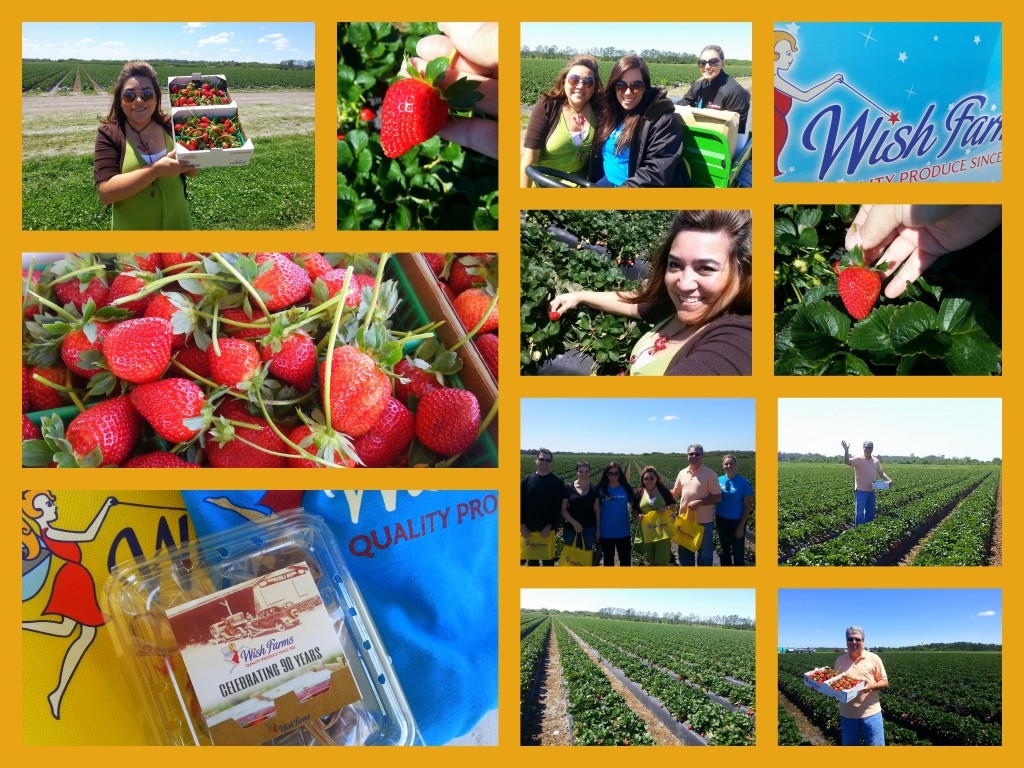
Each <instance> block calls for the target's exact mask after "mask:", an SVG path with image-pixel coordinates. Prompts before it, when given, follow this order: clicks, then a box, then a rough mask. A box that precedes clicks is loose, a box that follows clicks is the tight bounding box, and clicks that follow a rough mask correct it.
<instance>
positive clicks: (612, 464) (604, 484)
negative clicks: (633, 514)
mask: <svg viewBox="0 0 1024 768" xmlns="http://www.w3.org/2000/svg"><path fill="white" fill-rule="evenodd" d="M612 469H617V470H619V485H621V486H622V487H623V488H625V489H626V500H627V502H628V503H629V506H631V507H635V506H636V494H635V493H633V486H632V485H630V484H629V480H627V479H626V471H625V470H624V469H623V468H622V467H620V466H619V462H617V461H609V462H608V466H607V467H605V468H604V469H603V470H601V481H600V482H599V483H598V484H597V491H598V494H599V495H600V496H601V498H602V499H607V498H608V471H609V470H612Z"/></svg>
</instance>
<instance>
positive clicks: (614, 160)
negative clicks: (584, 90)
mask: <svg viewBox="0 0 1024 768" xmlns="http://www.w3.org/2000/svg"><path fill="white" fill-rule="evenodd" d="M621 133H622V126H621V125H618V126H616V127H615V130H614V131H612V132H611V134H610V135H609V136H608V139H607V140H606V141H605V143H604V146H603V147H602V148H601V154H602V156H603V158H604V177H605V178H606V179H608V181H609V182H611V183H612V184H613V185H615V186H616V187H621V186H622V185H623V184H624V183H625V181H626V179H628V178H629V147H626V148H625V149H623V150H622V152H620V153H619V154H615V142H617V141H618V140H619V134H621ZM602 535H603V534H602Z"/></svg>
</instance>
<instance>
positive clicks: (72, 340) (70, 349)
mask: <svg viewBox="0 0 1024 768" xmlns="http://www.w3.org/2000/svg"><path fill="white" fill-rule="evenodd" d="M109 332H110V325H109V324H107V323H100V322H93V323H86V324H85V326H84V327H82V328H78V329H76V330H73V331H69V332H68V333H67V334H66V335H65V336H64V338H63V340H62V341H61V345H60V357H61V360H63V361H64V365H66V366H67V367H68V368H70V369H71V370H72V372H74V373H77V374H78V375H79V376H81V377H83V378H86V379H91V378H92V377H93V376H95V375H96V374H97V373H100V372H101V371H102V370H103V369H102V368H96V367H94V366H92V365H89V367H85V364H84V363H82V361H81V357H82V355H83V354H84V353H86V352H91V351H97V352H98V351H99V349H100V347H101V346H102V344H103V339H104V338H105V337H106V335H107V334H108V333H109ZM90 337H92V338H90Z"/></svg>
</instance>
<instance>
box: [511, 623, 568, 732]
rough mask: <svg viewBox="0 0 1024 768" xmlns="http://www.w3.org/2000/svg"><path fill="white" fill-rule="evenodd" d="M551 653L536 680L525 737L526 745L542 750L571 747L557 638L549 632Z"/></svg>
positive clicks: (550, 630) (549, 630)
mask: <svg viewBox="0 0 1024 768" xmlns="http://www.w3.org/2000/svg"><path fill="white" fill-rule="evenodd" d="M548 632H550V639H549V641H548V653H547V657H546V658H545V659H544V663H543V665H541V669H540V673H539V675H540V676H539V679H538V680H537V699H538V704H537V706H535V708H534V710H533V713H532V716H531V717H530V720H529V722H528V724H527V726H526V729H527V732H526V733H524V734H523V735H522V739H521V743H522V744H524V745H531V746H541V747H566V746H569V744H570V741H569V716H568V715H567V714H566V711H565V687H564V686H563V685H562V664H561V662H560V661H559V656H558V638H557V637H556V636H555V633H554V628H553V627H552V628H549V629H548Z"/></svg>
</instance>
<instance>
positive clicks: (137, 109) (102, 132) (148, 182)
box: [93, 61, 199, 230]
mask: <svg viewBox="0 0 1024 768" xmlns="http://www.w3.org/2000/svg"><path fill="white" fill-rule="evenodd" d="M160 101H161V92H160V86H159V84H158V81H157V75H156V71H155V70H154V69H153V67H152V66H151V65H150V64H148V63H147V62H145V61H130V62H128V63H127V64H125V65H124V68H123V69H122V70H121V74H120V76H119V77H118V79H117V84H116V85H115V86H114V98H113V101H112V103H111V105H110V111H109V113H108V114H107V117H106V119H105V120H104V121H103V123H102V125H100V127H99V131H98V132H97V134H96V147H95V151H94V158H93V180H94V182H95V184H96V192H97V194H98V195H99V198H100V202H101V203H103V204H104V205H108V206H111V208H112V209H113V214H112V222H111V228H112V229H130V230H136V229H153V230H163V229H192V214H191V212H190V211H189V207H188V200H187V199H186V196H185V179H184V175H185V174H187V175H189V176H195V175H196V174H197V173H199V169H198V168H193V167H192V166H191V165H189V164H188V163H184V162H180V161H179V160H178V159H177V158H175V156H174V142H173V138H172V133H171V120H170V118H169V117H168V116H167V115H165V114H164V112H163V109H162V107H161V104H160Z"/></svg>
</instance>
